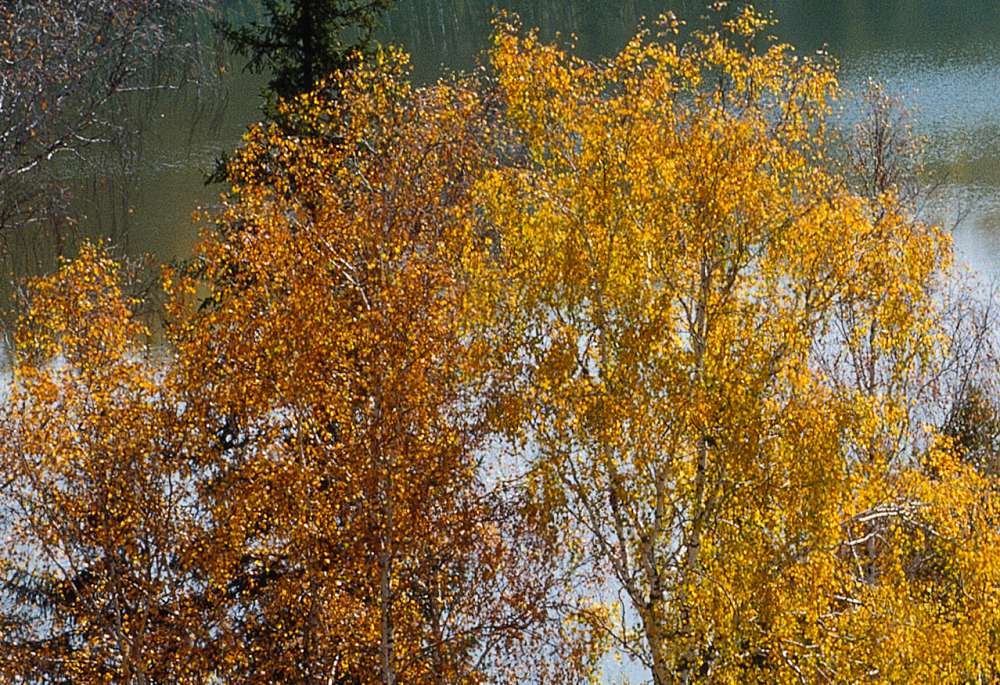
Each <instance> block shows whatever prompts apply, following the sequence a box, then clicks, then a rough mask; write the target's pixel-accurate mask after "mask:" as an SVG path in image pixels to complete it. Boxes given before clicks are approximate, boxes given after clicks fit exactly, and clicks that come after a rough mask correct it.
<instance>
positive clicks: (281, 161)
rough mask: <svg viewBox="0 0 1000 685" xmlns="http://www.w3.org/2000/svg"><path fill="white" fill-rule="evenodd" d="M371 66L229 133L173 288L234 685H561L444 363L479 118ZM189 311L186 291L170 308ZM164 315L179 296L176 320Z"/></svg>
mask: <svg viewBox="0 0 1000 685" xmlns="http://www.w3.org/2000/svg"><path fill="white" fill-rule="evenodd" d="M405 75H406V67H405V60H404V58H403V57H402V56H401V55H399V54H398V53H395V52H389V53H377V55H376V57H375V58H374V59H373V60H372V62H371V64H369V65H361V66H360V67H358V68H357V69H355V70H352V71H349V72H346V73H342V74H341V75H340V76H339V77H338V80H337V81H336V82H335V84H333V87H334V88H335V90H336V91H337V92H338V97H336V98H327V97H325V96H324V93H326V92H327V90H328V89H326V88H324V87H323V85H324V84H321V85H320V88H318V89H317V91H315V92H311V93H306V94H304V95H302V96H300V97H298V98H295V99H293V100H290V101H287V102H284V103H282V104H281V105H280V112H279V116H280V118H281V119H282V120H283V121H293V122H296V125H295V126H294V127H293V129H294V130H296V131H300V132H301V131H310V132H312V135H303V134H301V133H300V134H295V135H292V134H289V133H288V132H287V130H288V129H287V128H286V127H284V126H279V125H278V124H275V123H269V124H262V125H259V126H257V127H254V128H253V129H252V130H251V131H250V132H249V133H248V134H247V136H246V138H245V140H244V145H243V147H242V148H241V149H240V151H239V153H238V155H237V157H236V159H235V160H234V161H233V162H232V163H231V164H230V167H229V171H230V178H231V179H233V181H234V186H233V189H232V193H231V196H230V200H229V201H228V204H227V208H226V210H225V213H224V214H223V216H222V217H221V219H220V222H219V225H218V227H217V229H216V230H215V231H214V232H213V233H212V234H210V235H209V236H208V237H207V239H206V240H205V241H204V242H203V244H202V245H201V247H200V249H199V254H198V257H197V260H196V266H197V275H198V277H197V278H196V279H193V280H192V279H185V278H182V277H181V275H176V276H175V277H173V278H174V281H173V282H172V284H171V288H170V289H171V291H172V292H174V293H175V296H176V298H177V299H176V300H175V304H174V312H173V315H174V318H175V323H173V324H172V326H171V340H172V342H173V344H174V345H175V348H176V350H177V353H178V373H179V378H180V379H181V380H180V381H179V382H180V383H181V384H182V385H183V386H184V387H185V388H186V389H187V390H186V398H187V399H186V400H185V405H186V406H187V407H188V412H189V413H190V414H191V416H192V417H193V418H192V420H195V421H196V423H197V425H198V426H199V428H198V432H199V433H200V434H202V435H203V436H204V437H205V438H206V443H205V445H204V446H203V448H202V449H201V450H200V451H199V456H198V460H199V463H200V464H203V465H204V467H205V468H208V469H209V470H210V471H211V472H212V473H213V474H214V476H213V478H212V479H211V480H210V481H209V482H208V483H206V485H205V493H206V496H207V497H208V502H209V506H210V508H211V510H212V512H213V514H212V516H213V527H214V529H215V533H214V540H215V543H214V544H215V545H216V547H215V549H216V557H215V559H214V560H213V562H212V569H211V572H212V574H213V578H214V582H215V583H217V584H219V585H224V586H225V587H227V588H229V600H228V602H229V604H228V609H227V612H228V613H229V614H231V615H233V616H234V617H235V621H236V623H235V624H234V626H233V629H232V630H231V631H229V632H227V633H226V636H225V637H224V638H223V639H224V640H226V641H228V642H229V643H231V650H230V651H229V652H228V654H229V656H227V659H226V661H225V662H224V663H223V671H222V675H221V677H223V678H225V679H227V682H229V681H231V682H239V683H254V682H260V683H273V682H283V683H330V682H333V683H382V684H384V685H392V684H393V683H399V684H402V683H407V684H416V683H439V684H442V685H443V684H444V683H448V684H455V683H479V682H528V681H529V679H530V678H535V679H537V680H538V681H539V682H547V683H549V682H563V681H566V682H569V681H571V680H574V679H576V678H578V677H580V676H581V674H583V673H584V672H585V671H586V668H587V667H588V665H589V661H588V659H589V656H588V653H587V652H586V651H585V650H586V647H587V645H586V644H583V645H582V647H581V651H576V646H575V643H574V642H573V641H572V640H565V641H564V640H562V639H561V637H560V633H561V631H562V630H563V627H562V626H563V624H562V623H561V621H560V620H556V621H553V619H557V618H558V619H561V618H563V616H562V615H559V616H557V615H556V609H557V608H558V607H557V606H556V603H557V602H559V601H560V597H561V594H560V593H559V592H558V591H559V590H560V589H561V585H560V582H561V577H560V575H559V574H558V573H557V572H558V571H559V567H558V566H556V565H555V563H554V561H555V560H557V559H558V549H557V548H556V547H555V546H554V543H553V542H552V538H551V537H550V535H549V532H548V530H547V529H546V528H545V526H544V525H543V522H541V521H540V519H539V521H540V522H539V523H538V524H536V523H535V522H534V520H533V519H532V518H530V517H528V516H524V515H522V514H521V507H520V503H519V497H520V495H519V494H518V488H517V487H516V485H515V484H513V483H511V482H509V481H508V480H506V479H505V478H504V477H503V476H502V474H500V473H496V472H494V473H492V474H491V473H490V472H488V471H487V470H486V466H487V464H488V462H487V460H486V455H485V452H484V449H485V447H486V444H485V437H486V436H485V433H484V427H483V421H482V416H481V409H480V406H481V405H482V402H481V400H480V399H479V398H478V397H477V396H476V395H475V394H473V393H472V389H473V387H474V382H473V381H472V380H471V374H470V368H471V366H472V365H471V363H470V359H469V358H468V350H467V347H466V345H465V344H464V335H465V334H464V321H465V319H466V316H465V307H466V290H467V287H468V282H467V279H466V277H465V275H464V274H463V271H462V268H461V266H462V260H461V256H462V254H463V253H464V252H465V251H467V250H469V249H470V248H471V245H472V242H471V240H472V233H471V230H472V227H473V224H474V222H473V217H474V208H473V206H472V205H471V203H470V199H471V194H470V193H471V190H472V188H473V185H474V183H475V182H476V180H477V179H478V178H480V176H481V175H482V173H483V171H484V169H486V168H488V167H490V166H492V165H494V164H495V155H494V153H493V150H492V147H491V143H492V137H491V135H490V131H489V128H488V126H487V125H486V119H485V118H484V117H483V115H482V112H483V109H484V104H483V101H482V98H481V97H480V96H479V94H478V93H477V92H476V90H475V89H473V88H471V87H470V86H469V85H468V84H465V83H463V82H456V83H443V84H439V85H435V86H431V87H428V88H425V89H418V90H414V89H413V88H411V86H410V85H409V84H408V82H407V79H406V77H405ZM196 296H197V297H196ZM190 300H194V301H196V302H197V301H199V300H200V301H201V304H200V305H198V306H194V304H192V302H191V301H190Z"/></svg>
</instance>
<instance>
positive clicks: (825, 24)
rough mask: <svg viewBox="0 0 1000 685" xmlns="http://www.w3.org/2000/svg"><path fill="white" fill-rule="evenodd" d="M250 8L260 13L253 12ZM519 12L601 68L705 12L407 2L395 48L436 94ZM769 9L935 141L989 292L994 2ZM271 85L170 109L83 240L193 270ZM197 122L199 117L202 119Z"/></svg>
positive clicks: (996, 225) (796, 36) (787, 36)
mask: <svg viewBox="0 0 1000 685" xmlns="http://www.w3.org/2000/svg"><path fill="white" fill-rule="evenodd" d="M251 4H252V3H251ZM494 5H496V6H499V7H503V8H506V9H510V10H514V11H516V12H518V13H519V14H520V15H521V17H522V19H523V21H524V23H525V25H528V26H538V27H539V28H540V29H541V30H542V32H543V34H544V35H546V36H549V37H552V36H555V35H556V34H562V35H567V34H571V33H572V34H575V35H576V36H577V43H578V46H579V49H580V52H581V53H582V54H584V55H585V56H587V57H590V58H596V57H600V56H602V55H607V54H611V53H613V52H614V51H615V50H617V49H619V48H620V47H621V46H622V45H623V44H624V42H625V41H626V40H627V39H628V37H629V36H630V35H631V33H632V32H633V30H634V28H635V27H636V25H637V24H638V23H639V22H640V20H641V18H642V17H644V16H645V17H650V18H652V17H655V16H657V15H658V14H660V13H662V12H664V11H667V10H673V11H675V12H676V13H677V14H678V15H680V16H682V17H685V18H691V19H697V17H698V16H699V15H700V14H702V13H703V7H704V3H702V2H699V1H697V0H675V1H673V2H669V1H660V2H655V1H652V0H623V1H622V2H604V1H599V0H533V1H532V0H506V1H503V0H500V1H497V0H400V2H399V4H398V6H397V8H396V9H395V10H394V12H393V13H392V14H391V15H390V17H389V19H388V22H387V29H386V31H385V32H384V33H385V35H384V36H383V38H384V39H386V40H388V41H392V42H396V43H400V44H402V45H403V46H404V47H406V48H407V49H408V50H409V51H410V52H411V53H412V55H413V64H414V71H415V76H416V78H417V79H418V80H422V81H426V80H430V79H433V78H435V77H436V76H437V75H439V74H440V73H442V70H447V69H455V70H458V69H468V68H470V67H472V66H474V64H475V61H476V55H477V54H478V53H479V51H480V50H481V49H482V48H483V47H484V46H485V45H486V42H487V40H488V35H489V20H490V18H491V16H492V8H493V6H494ZM757 6H758V7H759V8H762V9H766V10H770V11H772V12H773V13H774V15H775V17H776V18H777V19H778V20H779V22H780V23H779V25H778V28H777V34H778V35H779V37H780V38H781V39H782V40H785V41H788V42H791V43H793V44H794V45H796V46H797V47H798V49H799V50H800V51H801V52H811V51H814V50H816V49H818V48H822V47H824V46H826V47H827V49H828V50H829V52H831V53H832V54H833V55H834V56H835V57H836V58H837V59H838V60H839V61H840V64H841V78H842V81H843V83H844V85H845V86H846V87H847V88H848V89H849V90H853V91H855V92H860V91H862V90H863V89H864V84H865V83H866V82H867V80H868V79H875V80H877V81H881V82H883V83H885V84H886V85H887V86H888V89H889V90H890V92H892V93H894V94H897V95H900V96H902V97H903V98H905V101H906V102H907V104H908V105H909V107H910V108H911V109H912V110H913V112H914V120H915V124H916V128H917V132H918V133H919V134H921V135H923V136H926V140H927V159H926V162H927V166H928V169H929V171H930V173H931V174H932V175H933V176H934V178H936V179H940V180H943V185H942V188H941V191H940V192H939V194H938V202H937V203H936V206H935V209H934V210H933V213H934V215H935V217H936V218H938V219H939V220H941V221H945V222H947V223H948V224H949V225H950V224H951V223H953V222H954V221H955V219H956V218H957V217H964V219H963V221H962V222H961V223H960V224H959V225H958V228H957V229H956V232H955V238H956V244H957V245H958V248H959V251H960V253H961V254H962V256H963V257H964V258H965V259H966V260H967V261H968V262H969V263H971V264H972V265H973V266H974V267H975V268H976V269H977V270H979V271H980V272H981V273H982V274H983V275H984V276H986V277H987V278H993V277H994V276H997V275H1000V3H997V2H995V0H948V1H947V2H942V1H941V0H839V1H838V0H768V1H765V2H758V3H757ZM263 82H264V79H263V78H261V77H254V76H249V75H244V74H240V73H238V67H236V68H230V71H229V75H227V76H226V77H224V79H223V84H222V88H221V90H220V92H219V93H218V94H216V95H214V96H213V97H212V98H211V102H208V103H203V104H196V101H195V100H194V99H193V98H191V97H174V98H172V99H171V98H169V97H166V98H163V101H162V103H160V104H158V105H157V106H156V113H155V115H154V116H153V118H152V120H151V121H150V123H149V125H148V131H147V133H146V134H145V137H144V146H143V147H144V151H143V154H144V157H143V159H144V160H145V161H144V162H143V164H142V166H141V170H140V172H139V173H138V174H136V175H134V176H133V177H132V182H131V183H128V184H127V185H128V187H129V194H128V197H127V199H126V200H125V201H124V202H122V201H121V199H120V196H118V200H117V202H116V203H112V202H111V201H110V200H109V198H110V197H112V196H114V194H112V193H108V192H107V190H106V188H105V187H104V185H112V186H113V185H115V184H116V183H117V184H118V185H119V187H120V185H121V181H118V182H115V181H112V180H110V179H108V180H106V181H105V183H104V184H103V185H102V182H101V181H98V182H97V184H96V187H90V188H89V189H86V192H82V193H80V197H81V201H80V206H81V209H82V210H83V211H85V212H86V213H87V215H88V217H87V220H86V221H85V222H84V227H85V233H87V234H90V235H102V236H108V237H111V238H112V239H114V240H117V241H118V242H120V243H122V244H123V245H125V246H126V247H127V249H128V251H129V252H132V253H140V252H152V253H153V254H154V255H155V256H156V257H158V258H160V259H170V258H174V257H182V256H184V255H186V254H187V253H188V251H189V250H190V248H191V246H192V244H193V242H194V240H195V238H196V235H197V227H196V226H195V224H194V223H193V222H192V220H191V213H192V211H193V210H194V209H195V208H196V207H197V206H199V205H209V204H211V203H212V202H214V201H215V199H216V198H217V195H218V193H219V191H220V187H218V186H215V187H208V188H206V187H205V186H204V185H203V183H202V178H203V173H204V172H205V171H206V170H207V169H209V168H210V167H211V166H212V163H213V160H214V158H215V157H216V156H217V155H218V153H219V152H220V151H221V150H224V149H231V148H232V147H233V146H234V145H235V144H236V142H237V141H238V139H239V136H240V133H241V132H242V131H243V130H244V128H245V127H246V125H247V124H249V123H250V122H252V121H254V120H255V119H257V118H258V112H259V106H260V99H259V96H258V93H259V91H260V88H261V86H262V85H263ZM193 113H194V115H193Z"/></svg>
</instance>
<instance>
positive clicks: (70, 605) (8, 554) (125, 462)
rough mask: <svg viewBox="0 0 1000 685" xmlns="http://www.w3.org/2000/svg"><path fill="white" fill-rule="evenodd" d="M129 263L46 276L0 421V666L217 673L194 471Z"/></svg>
mask: <svg viewBox="0 0 1000 685" xmlns="http://www.w3.org/2000/svg"><path fill="white" fill-rule="evenodd" d="M122 288H123V283H122V277H121V270H120V267H119V266H118V265H117V264H116V263H115V262H114V261H113V260H112V259H111V258H110V257H108V255H107V254H106V253H105V252H104V251H103V250H101V249H98V248H94V247H90V246H88V247H85V248H84V249H83V251H82V252H81V254H80V256H79V257H78V258H77V259H76V260H75V261H73V262H68V263H64V264H63V266H62V268H61V269H60V271H59V273H57V274H55V275H53V276H51V277H48V278H45V279H40V280H37V281H35V282H34V283H33V284H32V292H33V297H32V301H31V306H30V308H29V310H28V312H27V313H26V314H25V316H24V317H23V319H22V322H21V324H20V327H19V333H18V346H17V352H16V359H15V361H14V363H13V369H14V379H13V383H12V387H11V388H10V390H9V394H8V395H7V398H6V401H5V402H6V403H5V407H4V412H3V419H2V428H0V431H2V433H0V471H2V473H3V484H2V491H0V535H2V540H3V554H2V558H0V602H2V607H3V608H2V617H3V618H2V620H0V677H2V679H3V680H4V682H16V683H66V682H72V683H77V684H80V685H87V684H89V683H93V684H95V685H96V684H97V683H107V682H115V683H122V684H123V685H124V684H128V685H152V684H153V683H204V682H207V680H206V678H207V674H208V673H209V672H210V670H211V659H210V657H209V655H208V652H207V651H206V649H205V648H206V645H207V644H208V643H209V641H210V640H211V639H212V637H211V632H212V629H213V626H214V625H215V622H214V619H213V618H212V615H213V610H212V602H211V600H210V599H209V598H208V596H207V595H206V594H205V593H206V589H207V586H206V579H205V577H204V576H203V575H201V574H200V573H199V571H198V567H197V564H195V563H193V559H194V558H196V556H197V554H196V553H197V541H198V540H199V538H200V534H199V530H200V528H199V519H200V518H201V517H200V515H199V511H200V510H199V504H198V498H197V496H196V494H197V493H196V490H195V483H196V478H195V473H194V472H193V471H192V470H191V468H190V465H189V462H188V457H187V455H186V452H185V445H184V440H183V433H182V432H181V431H179V430H178V423H177V418H178V407H177V405H176V404H175V403H174V402H173V401H172V398H173V397H174V396H173V395H172V394H171V392H170V390H169V386H167V385H165V384H164V379H163V375H164V373H163V368H162V366H161V360H160V359H159V358H158V357H157V356H156V355H154V354H152V353H149V352H148V350H147V349H146V346H145V343H146V340H147V336H148V332H147V331H146V330H145V327H144V326H143V324H142V323H141V322H140V321H139V319H138V318H137V317H136V316H135V313H134V308H135V306H136V304H137V303H136V302H135V301H133V300H130V299H129V298H127V297H125V296H124V295H123V290H122Z"/></svg>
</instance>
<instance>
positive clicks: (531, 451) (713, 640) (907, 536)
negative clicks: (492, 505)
mask: <svg viewBox="0 0 1000 685" xmlns="http://www.w3.org/2000/svg"><path fill="white" fill-rule="evenodd" d="M767 25H768V21H767V20H766V19H764V18H762V17H761V16H760V15H758V14H755V13H754V12H753V11H751V10H746V11H744V12H742V13H740V14H738V16H737V17H736V18H734V19H731V20H728V21H725V22H723V23H721V25H720V26H719V28H718V29H715V30H708V31H704V32H694V33H693V37H692V38H691V40H690V41H688V42H681V41H680V40H679V39H678V38H676V37H674V36H675V32H676V30H677V22H676V20H675V19H673V18H670V17H668V18H665V19H664V22H663V26H662V29H663V32H662V33H661V34H658V35H657V36H656V37H654V36H652V35H651V34H649V33H645V32H643V33H640V34H639V35H638V36H637V37H636V38H635V39H634V40H633V41H631V42H630V43H629V44H628V45H627V46H626V47H625V48H624V49H623V50H622V52H621V53H620V54H619V55H617V56H615V57H613V58H610V59H608V60H606V61H603V62H600V63H597V64H595V63H592V62H588V61H585V60H583V59H579V58H576V57H574V56H572V55H570V54H568V53H567V52H565V51H564V50H562V49H560V48H558V47H556V46H551V45H545V44H542V43H540V42H539V40H538V38H537V36H536V34H534V33H530V32H529V33H522V32H520V31H519V30H518V29H517V28H516V27H511V26H508V25H501V27H500V29H499V31H498V33H497V34H496V37H495V42H494V47H493V50H492V53H491V58H492V65H493V69H494V70H495V74H496V77H495V78H496V81H497V83H498V88H499V93H500V95H499V97H500V98H501V100H502V101H503V103H504V108H505V115H506V117H505V122H504V123H505V125H506V126H508V127H509V130H510V132H511V133H510V134H511V135H512V136H513V138H514V140H515V141H516V144H514V145H510V146H508V150H509V151H510V153H511V154H510V155H509V160H510V163H509V164H507V165H505V166H504V167H503V168H499V169H495V170H491V171H490V173H489V174H488V175H487V176H486V178H485V180H484V181H483V182H482V183H480V184H479V185H478V187H477V190H476V193H477V197H478V198H479V202H481V203H482V215H481V217H480V221H481V224H480V229H479V230H480V234H481V235H482V236H483V239H484V241H485V242H486V243H487V248H484V251H483V253H482V254H481V255H479V256H476V257H475V258H474V259H473V266H472V268H473V269H474V270H475V271H476V273H477V274H478V275H477V279H476V284H477V289H478V293H479V298H480V307H481V311H482V312H485V314H483V315H482V317H483V318H482V319H481V320H480V321H481V328H480V329H479V333H480V335H481V338H480V342H479V343H478V344H479V345H481V350H482V354H483V355H484V356H485V355H488V354H490V353H491V352H492V353H493V354H494V358H495V371H494V374H495V382H496V383H497V385H498V386H505V387H507V388H508V393H509V394H508V398H507V400H506V401H505V402H502V403H501V404H500V405H499V408H498V410H497V412H496V415H497V416H498V417H499V418H500V420H501V421H502V423H503V425H506V426H507V427H508V430H509V433H510V435H511V436H512V438H513V440H514V442H515V444H516V445H521V446H522V449H521V453H522V454H523V455H524V458H525V459H527V460H529V461H530V463H531V464H532V467H533V471H532V473H533V479H534V489H535V496H536V498H537V501H538V502H539V506H540V507H542V508H547V509H549V510H551V511H553V512H561V513H559V514H558V515H559V516H561V517H562V518H563V519H565V520H567V521H571V522H572V523H573V524H574V528H575V530H576V532H577V534H578V535H579V537H580V539H581V541H582V544H583V545H584V546H585V548H587V549H589V550H591V559H592V562H593V564H594V567H595V568H597V569H599V571H602V572H606V573H608V574H610V576H611V577H612V578H613V579H614V583H615V585H616V586H617V587H618V588H620V596H621V597H622V602H623V606H622V607H621V608H620V610H619V611H617V612H613V614H612V615H618V616H619V617H620V620H619V621H617V622H609V623H608V624H606V626H605V627H606V630H607V631H608V633H609V634H612V635H613V636H614V637H615V639H616V641H617V643H618V646H619V648H620V649H622V650H623V651H624V652H626V653H627V654H629V655H630V656H632V657H633V658H635V659H638V660H639V661H640V662H642V663H643V664H645V666H646V667H647V668H648V673H649V676H650V677H651V678H652V681H653V682H654V683H656V685H665V684H666V683H691V682H745V681H746V680H748V679H751V680H754V679H756V680H761V681H767V682H813V681H833V682H854V681H857V680H862V679H875V680H878V681H883V682H901V681H905V680H912V679H917V680H933V681H936V682H941V681H949V682H964V681H968V680H971V679H975V678H978V677H983V675H982V674H984V673H989V672H990V671H989V669H990V668H991V667H992V666H991V662H992V656H991V655H992V654H993V653H995V649H994V647H993V635H994V634H995V632H994V631H995V628H996V625H995V620H994V618H993V614H992V612H991V611H990V610H989V607H990V606H992V605H993V603H994V602H995V601H996V594H995V592H996V590H995V588H996V584H995V581H996V577H997V568H996V565H995V563H994V562H993V561H992V560H993V559H994V558H995V551H996V545H997V542H998V539H997V534H996V530H995V526H994V525H993V523H992V522H993V520H994V518H993V517H994V513H993V512H994V508H995V503H994V501H993V496H992V494H991V487H990V486H989V483H987V482H986V481H985V480H984V479H983V478H982V476H981V475H980V474H977V473H976V472H975V471H974V470H973V469H971V468H969V467H968V466H966V465H964V464H962V463H961V462H960V460H958V459H957V458H956V455H955V452H954V450H953V449H952V446H951V442H950V441H949V440H948V439H947V438H946V437H943V436H938V435H935V434H934V431H933V427H932V426H930V425H928V424H924V423H922V422H921V421H920V420H919V416H920V415H921V408H920V396H919V395H918V394H914V393H912V392H911V391H912V390H913V389H914V388H916V387H922V384H921V381H922V380H927V379H929V378H932V377H933V376H934V374H935V373H936V370H937V369H939V367H940V364H941V363H942V355H943V354H944V352H945V351H946V350H947V346H948V344H949V341H948V338H947V335H945V329H944V328H943V327H942V326H941V325H940V322H941V318H940V317H939V316H938V313H939V310H938V304H937V300H936V299H935V295H934V293H935V291H936V289H937V286H938V285H939V284H940V283H942V281H943V280H944V279H945V278H946V274H947V270H948V267H949V264H950V257H951V246H950V242H949V239H948V237H947V235H946V234H944V233H943V232H942V231H941V230H939V229H938V228H936V227H934V226H930V225H927V224H925V223H923V222H921V221H919V220H917V219H916V218H914V216H913V214H912V212H910V211H909V210H908V208H907V207H906V206H905V205H903V204H901V202H900V201H899V200H898V197H899V196H898V192H897V191H898V189H897V188H896V187H894V186H893V185H892V179H888V178H881V177H880V178H879V179H876V180H877V182H878V183H881V184H882V185H880V186H879V188H878V190H877V192H873V193H871V194H870V195H868V196H861V195H857V194H855V193H853V192H852V191H851V190H850V189H849V185H848V182H847V179H846V178H844V177H843V176H842V175H841V174H840V173H838V172H837V168H838V167H837V165H834V164H831V163H830V162H829V160H830V159H831V157H832V151H831V150H830V149H828V144H829V143H828V141H829V140H830V137H829V136H828V135H827V128H826V123H825V122H826V117H827V115H828V112H829V104H830V102H831V100H832V99H833V98H835V97H836V96H837V95H838V92H839V91H838V85H837V80H836V77H835V73H834V71H833V68H832V66H831V65H830V64H829V63H826V62H824V61H823V60H822V59H815V58H804V57H802V56H799V55H796V54H795V52H794V50H793V49H792V48H791V47H789V46H787V45H781V44H775V43H768V42H767V41H763V32H765V31H766V29H767ZM762 41H763V46H761V42H762ZM883 181H885V183H882V182H883ZM923 385H926V384H923ZM925 429H927V430H929V431H930V433H927V432H925ZM929 463H931V464H933V467H932V468H926V464H929ZM554 515H556V514H554ZM943 569H947V572H943V573H942V572H940V571H942V570H943Z"/></svg>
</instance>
